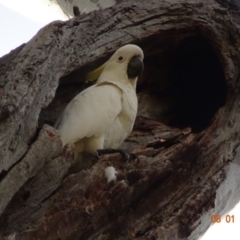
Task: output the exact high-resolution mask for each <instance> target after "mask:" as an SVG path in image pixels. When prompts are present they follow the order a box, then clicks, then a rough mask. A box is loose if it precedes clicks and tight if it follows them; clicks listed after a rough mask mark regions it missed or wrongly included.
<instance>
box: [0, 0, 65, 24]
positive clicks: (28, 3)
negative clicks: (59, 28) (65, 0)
mask: <svg viewBox="0 0 240 240" xmlns="http://www.w3.org/2000/svg"><path fill="white" fill-rule="evenodd" d="M0 4H2V5H4V6H5V7H8V8H9V9H11V10H13V11H15V12H18V13H20V14H22V15H23V16H25V17H26V18H30V19H31V20H34V21H36V22H41V23H45V24H46V23H48V22H52V21H54V20H56V19H58V20H66V19H67V17H66V16H65V15H64V14H63V12H62V10H61V8H60V7H59V6H58V5H57V4H55V2H54V1H49V0H0Z"/></svg>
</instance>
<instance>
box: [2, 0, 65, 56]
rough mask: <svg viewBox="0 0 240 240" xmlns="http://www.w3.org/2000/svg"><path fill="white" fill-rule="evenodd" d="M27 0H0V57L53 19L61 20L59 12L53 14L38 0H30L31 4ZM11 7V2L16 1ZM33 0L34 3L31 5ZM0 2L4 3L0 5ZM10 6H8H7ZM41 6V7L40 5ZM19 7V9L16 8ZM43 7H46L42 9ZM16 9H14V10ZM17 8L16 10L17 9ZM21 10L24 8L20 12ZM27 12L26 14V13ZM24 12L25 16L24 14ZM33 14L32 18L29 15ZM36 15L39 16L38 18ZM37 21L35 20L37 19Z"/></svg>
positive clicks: (28, 38) (26, 40) (24, 41)
mask: <svg viewBox="0 0 240 240" xmlns="http://www.w3.org/2000/svg"><path fill="white" fill-rule="evenodd" d="M28 1H29V0H25V1H22V0H21V1H20V0H17V1H15V0H0V22H1V24H0V32H1V38H0V57H2V56H3V55H5V54H7V53H9V52H10V51H11V50H13V49H15V48H16V47H18V46H20V45H21V44H23V43H26V42H28V41H29V40H30V39H31V38H32V37H33V36H34V35H36V34H37V32H38V31H39V30H40V29H41V28H42V27H44V26H45V25H47V24H48V23H49V22H51V21H53V20H58V19H60V20H63V17H62V16H61V14H59V15H54V14H53V12H54V11H53V12H51V11H50V10H49V9H50V7H49V8H47V7H46V8H44V7H43V6H42V5H41V4H40V2H41V1H40V0H31V2H32V4H30V5H27V4H26V3H27V2H28ZM16 2H17V4H16V5H14V7H13V9H14V10H11V9H10V8H11V7H12V5H13V3H16ZM33 2H34V4H35V3H36V5H35V6H34V8H32V7H33ZM2 3H4V4H5V6H4V5H2ZM20 5H21V6H20ZM6 6H8V7H10V8H8V7H6ZM41 6H42V7H41ZM18 7H19V9H17V8H18ZM44 9H48V11H47V10H44ZM15 10H16V11H15ZM17 10H18V11H17ZM21 10H24V11H23V12H22V13H21V14H20V13H19V12H20V11H21ZM27 12H28V14H27ZM25 14H26V16H27V17H26V16H24V15H25ZM33 15H35V17H34V19H35V20H33V19H31V16H33ZM38 15H41V17H39V18H38ZM36 19H37V20H38V21H37V20H36Z"/></svg>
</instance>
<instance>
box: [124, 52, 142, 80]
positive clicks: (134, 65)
mask: <svg viewBox="0 0 240 240" xmlns="http://www.w3.org/2000/svg"><path fill="white" fill-rule="evenodd" d="M143 69H144V65H143V61H142V59H141V58H140V57H139V56H134V57H133V58H132V59H131V60H130V62H129V63H128V68H127V75H128V78H130V79H134V78H136V77H140V76H141V75H142V73H143Z"/></svg>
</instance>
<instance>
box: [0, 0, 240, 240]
mask: <svg viewBox="0 0 240 240" xmlns="http://www.w3.org/2000/svg"><path fill="white" fill-rule="evenodd" d="M239 24H240V16H239V13H238V8H237V6H236V4H234V1H233V3H232V4H229V1H223V0H221V1H213V0H208V1H202V0H188V1H184V0H172V1H153V0H151V1H150V0H149V1H147V2H146V3H141V4H131V3H129V2H127V3H121V4H119V5H116V6H113V7H112V8H108V9H105V10H104V11H101V10H99V11H98V12H92V13H90V14H87V15H82V16H79V17H76V18H74V19H71V20H69V21H67V22H61V21H56V22H53V23H51V24H49V25H48V26H46V27H45V28H43V29H42V30H40V31H39V33H38V34H37V35H36V36H35V37H34V38H33V39H32V40H31V41H29V42H28V43H27V44H25V45H22V46H20V47H19V48H17V49H16V50H14V51H12V52H11V53H10V54H8V55H6V56H5V57H3V58H2V59H0V73H1V74H0V103H1V109H0V149H1V151H0V159H1V161H0V173H1V175H0V177H1V179H0V192H1V198H0V236H1V238H2V239H4V238H5V239H21V240H27V239H71V240H72V239H124V240H126V239H133V238H135V239H197V238H198V237H199V236H201V234H203V233H204V232H205V231H206V229H207V228H208V227H209V225H210V224H211V221H210V216H211V214H214V213H215V214H222V213H223V212H226V211H227V210H229V209H230V208H231V207H233V206H234V204H235V203H236V202H237V201H238V200H239V198H240V197H239V196H238V192H239V188H240V187H239V185H238V184H237V182H234V181H235V179H237V177H236V173H237V170H238V169H239V155H240V151H239V134H238V133H239V130H240V129H239V128H240V124H239V121H238V113H239V109H240V104H239V103H240V98H239V96H240V95H239V88H240V85H239V65H240V64H239V60H240V53H239V49H240V40H239V39H240V32H239ZM130 42H131V43H136V44H138V45H140V46H141V47H142V48H143V50H144V53H145V73H144V75H143V77H142V79H140V80H139V84H138V92H139V103H140V106H139V116H138V118H137V120H136V123H135V127H134V131H133V132H132V134H131V136H130V137H129V138H128V139H127V140H126V141H125V142H124V143H123V145H122V148H123V149H126V150H127V151H130V152H133V153H135V154H137V155H138V159H137V160H135V161H132V162H129V163H124V162H123V161H122V159H121V156H120V155H119V154H110V155H106V156H104V157H103V158H101V159H100V160H98V161H97V160H96V162H95V164H93V166H92V167H91V168H89V169H87V170H82V171H80V172H79V173H76V174H72V175H69V176H66V173H67V171H68V169H69V167H70V166H71V163H72V155H73V154H72V152H73V148H74V146H65V147H64V148H62V145H61V141H60V137H59V134H58V132H57V131H56V130H55V129H53V128H52V127H51V126H50V125H51V124H53V122H54V121H55V119H56V117H57V116H58V114H59V113H60V111H61V110H62V108H63V107H64V106H65V104H66V103H67V102H68V101H70V99H71V98H72V97H73V96H74V95H76V94H77V93H78V92H79V91H81V89H83V88H85V87H86V86H87V84H85V83H84V76H85V74H86V73H87V72H88V71H89V70H91V69H92V68H94V67H95V66H98V65H99V64H100V63H102V62H103V61H104V60H106V58H108V57H109V56H110V55H111V54H112V52H114V51H115V50H116V49H117V48H118V47H119V46H121V45H124V44H126V43H130ZM169 109H170V110H169ZM160 121H162V122H164V123H166V124H168V126H166V125H164V124H163V123H161V122H160ZM46 123H47V124H48V125H47V124H46ZM44 124H45V125H44ZM106 166H114V167H115V168H116V170H117V171H118V173H117V181H116V182H112V183H107V180H106V178H105V176H104V169H105V167H106Z"/></svg>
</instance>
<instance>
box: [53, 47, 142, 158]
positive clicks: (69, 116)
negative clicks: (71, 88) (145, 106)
mask: <svg viewBox="0 0 240 240" xmlns="http://www.w3.org/2000/svg"><path fill="white" fill-rule="evenodd" d="M143 57H144V56H143V51H142V49H141V48H140V47H138V46H136V45H133V44H128V45H125V46H123V47H121V48H119V49H118V50H117V51H116V52H115V53H114V54H113V55H112V57H111V58H110V59H109V60H108V61H107V62H106V63H105V64H103V66H101V67H100V68H98V69H96V70H95V71H93V72H92V73H91V74H90V78H91V76H94V75H95V76H96V75H99V74H100V75H99V78H98V80H97V82H96V83H95V84H94V85H93V86H91V87H89V88H87V89H85V90H84V91H82V92H81V93H79V94H78V95H77V96H76V97H74V98H73V99H72V101H70V103H69V104H68V105H67V106H66V108H65V109H64V111H63V112H62V114H61V115H60V117H59V118H58V120H57V121H56V123H55V128H57V129H58V130H59V131H60V133H61V138H62V142H63V145H65V144H67V143H74V144H75V146H76V152H77V153H78V155H79V153H80V154H82V153H88V154H90V155H96V153H97V151H98V150H101V149H110V148H111V149H117V148H118V147H119V146H120V145H121V143H122V142H123V141H124V140H125V139H126V138H127V137H128V136H129V134H130V133H131V131H132V128H133V125H134V122H135V118H136V115H137V109H138V100H137V95H136V84H137V79H138V76H140V75H141V74H142V72H143Z"/></svg>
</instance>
